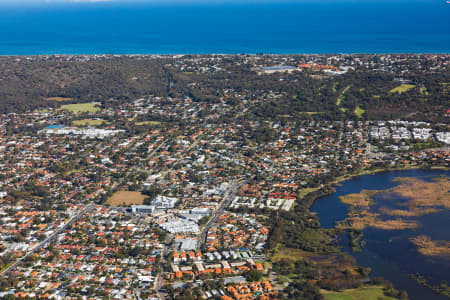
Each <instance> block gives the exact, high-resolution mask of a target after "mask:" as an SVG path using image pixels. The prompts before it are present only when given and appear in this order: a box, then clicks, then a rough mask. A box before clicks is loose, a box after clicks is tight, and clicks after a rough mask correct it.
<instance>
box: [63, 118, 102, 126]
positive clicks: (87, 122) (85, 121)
mask: <svg viewBox="0 0 450 300" xmlns="http://www.w3.org/2000/svg"><path fill="white" fill-rule="evenodd" d="M103 122H105V123H106V124H109V122H108V121H105V120H103V119H96V120H94V119H83V120H75V121H72V124H73V125H75V126H99V125H102V124H103Z"/></svg>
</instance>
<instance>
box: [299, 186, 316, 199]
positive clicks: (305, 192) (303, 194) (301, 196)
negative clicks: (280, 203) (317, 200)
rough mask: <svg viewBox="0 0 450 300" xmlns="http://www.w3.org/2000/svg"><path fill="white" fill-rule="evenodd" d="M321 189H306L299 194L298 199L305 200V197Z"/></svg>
mask: <svg viewBox="0 0 450 300" xmlns="http://www.w3.org/2000/svg"><path fill="white" fill-rule="evenodd" d="M318 189H319V188H318V187H316V188H304V189H300V190H299V192H298V198H299V199H303V197H305V196H306V195H308V194H309V193H312V192H315V191H317V190H318Z"/></svg>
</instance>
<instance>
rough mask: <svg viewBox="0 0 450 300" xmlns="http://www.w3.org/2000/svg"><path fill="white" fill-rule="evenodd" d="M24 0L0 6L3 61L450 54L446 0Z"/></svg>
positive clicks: (449, 12) (0, 36) (449, 31)
mask: <svg viewBox="0 0 450 300" xmlns="http://www.w3.org/2000/svg"><path fill="white" fill-rule="evenodd" d="M7 2H10V3H14V4H6V3H7ZM29 2H33V1H29ZM29 2H28V4H23V3H25V2H24V1H1V0H0V55H31V54H104V53H109V54H185V53H192V54H203V53H280V54H292V53H450V5H449V4H446V3H445V1H444V0H442V1H441V0H427V1H418V0H412V1H411V0H409V1H406V0H397V1H369V0H367V1H347V0H343V1H331V0H321V1H307V0H301V1H300V0H299V1H263V0H258V1H242V3H239V2H240V1H227V0H225V1H204V2H201V3H200V2H198V1H197V2H198V3H195V1H184V4H183V1H178V2H179V3H171V2H170V1H159V2H158V1H156V2H154V1H141V3H136V1H128V0H127V1H111V2H90V3H86V2H84V3H81V2H75V1H66V2H65V3H61V1H60V2H58V1H54V0H53V1H52V0H48V1H44V0H42V2H40V1H35V2H36V3H35V4H30V3H29ZM38 2H40V4H37V3H38ZM145 2H147V3H145ZM193 2H194V3H193ZM187 3H191V4H187Z"/></svg>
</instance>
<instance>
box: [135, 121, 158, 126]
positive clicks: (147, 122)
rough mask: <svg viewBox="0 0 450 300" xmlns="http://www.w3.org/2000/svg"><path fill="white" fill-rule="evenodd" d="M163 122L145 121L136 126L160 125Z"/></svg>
mask: <svg viewBox="0 0 450 300" xmlns="http://www.w3.org/2000/svg"><path fill="white" fill-rule="evenodd" d="M159 124H161V122H159V121H143V122H137V123H136V125H139V126H140V125H159Z"/></svg>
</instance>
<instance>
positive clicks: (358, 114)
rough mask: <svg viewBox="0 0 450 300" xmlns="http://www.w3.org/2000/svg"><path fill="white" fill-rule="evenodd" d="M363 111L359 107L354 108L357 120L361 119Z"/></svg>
mask: <svg viewBox="0 0 450 300" xmlns="http://www.w3.org/2000/svg"><path fill="white" fill-rule="evenodd" d="M364 112H365V110H364V109H362V108H361V107H359V105H357V106H356V108H355V115H357V116H358V118H361V117H362V115H363V114H364Z"/></svg>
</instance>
